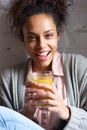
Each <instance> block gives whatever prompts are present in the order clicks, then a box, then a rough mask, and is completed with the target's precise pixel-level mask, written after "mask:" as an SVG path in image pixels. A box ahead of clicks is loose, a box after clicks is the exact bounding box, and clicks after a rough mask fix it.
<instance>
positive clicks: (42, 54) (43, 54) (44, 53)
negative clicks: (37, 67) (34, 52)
mask: <svg viewBox="0 0 87 130" xmlns="http://www.w3.org/2000/svg"><path fill="white" fill-rule="evenodd" d="M47 54H48V52H42V53H38V55H39V56H46V55H47Z"/></svg>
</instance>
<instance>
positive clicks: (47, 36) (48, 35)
mask: <svg viewBox="0 0 87 130" xmlns="http://www.w3.org/2000/svg"><path fill="white" fill-rule="evenodd" d="M45 37H46V38H52V37H53V34H47V35H46V36H45Z"/></svg>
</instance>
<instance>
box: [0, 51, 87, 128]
mask: <svg viewBox="0 0 87 130" xmlns="http://www.w3.org/2000/svg"><path fill="white" fill-rule="evenodd" d="M62 59H63V68H64V75H65V83H66V92H67V99H68V106H69V108H70V109H71V118H70V120H69V122H68V124H67V125H66V127H65V128H64V129H63V130H87V59H86V58H85V57H83V56H81V55H75V54H65V53H63V54H62ZM26 68H27V62H26V63H21V64H19V65H17V66H14V67H10V68H9V69H7V70H6V71H4V72H3V73H1V76H0V104H1V105H3V106H6V107H9V108H11V109H14V110H16V111H19V110H20V109H21V108H22V107H23V101H24V90H25V89H24V88H25V85H24V81H25V75H26Z"/></svg>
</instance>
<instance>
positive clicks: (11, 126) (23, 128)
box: [0, 106, 44, 130]
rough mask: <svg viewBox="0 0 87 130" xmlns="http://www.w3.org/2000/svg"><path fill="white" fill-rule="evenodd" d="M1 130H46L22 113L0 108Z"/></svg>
mask: <svg viewBox="0 0 87 130" xmlns="http://www.w3.org/2000/svg"><path fill="white" fill-rule="evenodd" d="M0 130H44V129H43V128H42V127H40V126H39V125H37V124H36V123H34V122H33V121H32V120H30V119H28V118H26V117H25V116H23V115H21V114H20V113H18V112H16V111H14V110H11V109H9V108H6V107H3V106H0Z"/></svg>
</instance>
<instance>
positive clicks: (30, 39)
mask: <svg viewBox="0 0 87 130" xmlns="http://www.w3.org/2000/svg"><path fill="white" fill-rule="evenodd" d="M27 40H28V41H34V40H35V37H33V36H28V38H27Z"/></svg>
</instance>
